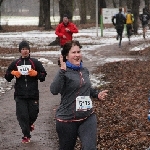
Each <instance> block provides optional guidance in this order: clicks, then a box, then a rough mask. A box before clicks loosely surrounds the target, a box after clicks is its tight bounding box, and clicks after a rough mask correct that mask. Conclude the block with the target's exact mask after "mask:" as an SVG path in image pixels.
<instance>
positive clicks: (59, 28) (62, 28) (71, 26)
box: [55, 22, 78, 46]
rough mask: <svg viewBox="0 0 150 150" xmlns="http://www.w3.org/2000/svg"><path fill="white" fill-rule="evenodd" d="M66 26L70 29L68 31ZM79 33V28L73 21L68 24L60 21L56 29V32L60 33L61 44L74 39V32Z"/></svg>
mask: <svg viewBox="0 0 150 150" xmlns="http://www.w3.org/2000/svg"><path fill="white" fill-rule="evenodd" d="M65 28H68V29H69V30H70V31H69V32H66V30H65ZM73 33H78V29H77V27H76V25H75V24H73V23H72V22H69V23H68V24H67V25H64V23H63V22H62V23H60V24H59V25H58V26H57V28H56V31H55V34H56V35H58V37H59V38H60V45H61V46H63V45H64V44H65V43H66V42H67V41H71V40H72V34H73ZM63 35H65V36H66V38H63Z"/></svg>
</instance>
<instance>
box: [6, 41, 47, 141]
mask: <svg viewBox="0 0 150 150" xmlns="http://www.w3.org/2000/svg"><path fill="white" fill-rule="evenodd" d="M19 52H20V53H21V57H20V58H18V59H16V60H14V61H13V62H12V63H11V64H10V65H9V67H8V69H7V70H6V74H5V79H6V80H7V81H8V82H11V80H12V79H13V78H14V77H15V78H16V83H15V85H14V88H15V91H14V99H15V102H16V116H17V120H18V122H19V125H20V127H21V129H22V133H23V135H24V136H23V137H22V143H29V142H30V138H31V135H30V132H32V131H33V130H34V122H35V121H36V119H37V117H38V113H39V90H38V80H39V81H40V82H43V81H45V77H46V75H47V73H46V71H45V69H44V67H43V65H42V63H41V62H40V61H38V60H37V59H35V58H31V57H30V46H29V43H28V42H27V41H22V42H21V43H20V44H19Z"/></svg>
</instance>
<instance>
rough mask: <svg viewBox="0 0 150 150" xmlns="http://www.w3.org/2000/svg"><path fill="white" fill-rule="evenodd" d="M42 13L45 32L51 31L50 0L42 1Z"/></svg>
mask: <svg viewBox="0 0 150 150" xmlns="http://www.w3.org/2000/svg"><path fill="white" fill-rule="evenodd" d="M43 11H44V20H45V30H48V29H51V28H52V27H51V22H50V0H43Z"/></svg>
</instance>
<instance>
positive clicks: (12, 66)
mask: <svg viewBox="0 0 150 150" xmlns="http://www.w3.org/2000/svg"><path fill="white" fill-rule="evenodd" d="M13 70H15V61H14V62H12V63H11V64H10V65H9V66H8V68H7V70H6V73H5V79H6V80H7V81H8V82H11V80H12V79H13V78H14V76H13V75H12V74H11V72H12V71H13Z"/></svg>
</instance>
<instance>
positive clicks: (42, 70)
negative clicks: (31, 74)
mask: <svg viewBox="0 0 150 150" xmlns="http://www.w3.org/2000/svg"><path fill="white" fill-rule="evenodd" d="M36 64H37V67H36V68H37V78H38V79H39V80H40V82H43V81H45V77H46V75H47V73H46V71H45V68H44V67H43V65H42V63H41V62H40V61H37V62H36Z"/></svg>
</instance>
